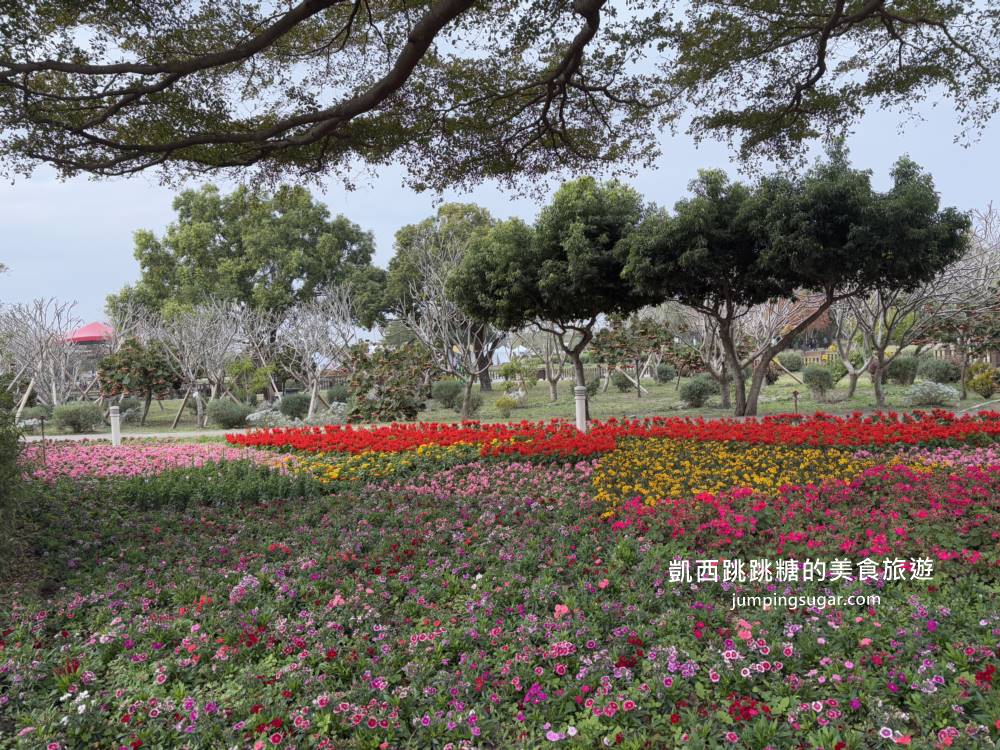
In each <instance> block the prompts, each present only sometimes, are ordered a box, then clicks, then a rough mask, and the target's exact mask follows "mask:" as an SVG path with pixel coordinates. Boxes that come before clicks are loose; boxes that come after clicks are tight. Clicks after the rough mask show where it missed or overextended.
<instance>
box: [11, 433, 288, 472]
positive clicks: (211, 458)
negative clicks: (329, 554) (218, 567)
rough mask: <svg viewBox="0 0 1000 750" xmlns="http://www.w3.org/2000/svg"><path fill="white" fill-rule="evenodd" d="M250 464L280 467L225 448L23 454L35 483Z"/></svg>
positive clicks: (74, 447) (52, 445) (100, 448)
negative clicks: (218, 465)
mask: <svg viewBox="0 0 1000 750" xmlns="http://www.w3.org/2000/svg"><path fill="white" fill-rule="evenodd" d="M237 460H247V461H253V462H255V463H259V464H263V465H268V466H272V465H278V464H280V463H282V462H283V461H282V459H278V458H276V457H275V455H274V453H271V452H268V451H261V450H254V449H249V448H233V447H230V446H227V445H223V444H221V443H167V442H160V443H135V444H126V445H122V446H112V445H111V444H110V443H106V442H93V443H90V442H77V441H68V440H66V441H51V442H48V443H46V444H45V445H44V446H43V445H42V444H41V443H28V444H27V445H26V446H25V447H24V451H23V452H22V454H21V463H22V464H23V465H24V466H25V467H26V473H27V475H28V476H29V477H31V478H34V479H41V480H44V481H49V482H51V481H55V480H57V479H91V478H92V479H107V478H111V477H142V476H155V475H157V474H160V473H162V472H164V471H169V470H171V469H179V468H196V467H201V466H205V465H207V464H214V463H220V462H223V461H237Z"/></svg>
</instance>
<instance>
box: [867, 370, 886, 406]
mask: <svg viewBox="0 0 1000 750" xmlns="http://www.w3.org/2000/svg"><path fill="white" fill-rule="evenodd" d="M883 372H884V369H883V366H882V362H881V358H880V360H879V362H878V363H877V364H876V366H875V371H874V372H872V375H871V377H872V388H874V389H875V404H876V405H877V406H878V408H880V409H884V408H886V406H885V391H884V390H883V388H882V374H883Z"/></svg>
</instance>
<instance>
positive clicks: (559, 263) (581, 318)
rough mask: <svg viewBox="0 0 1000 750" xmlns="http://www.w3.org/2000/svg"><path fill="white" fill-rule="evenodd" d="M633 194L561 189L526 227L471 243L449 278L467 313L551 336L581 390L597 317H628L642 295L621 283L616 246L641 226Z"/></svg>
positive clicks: (586, 185)
mask: <svg viewBox="0 0 1000 750" xmlns="http://www.w3.org/2000/svg"><path fill="white" fill-rule="evenodd" d="M642 212H643V205H642V199H641V197H640V196H639V194H638V193H637V192H636V191H635V190H633V189H632V188H629V187H627V186H625V185H623V184H621V183H619V182H614V181H611V182H606V183H600V182H598V181H596V180H595V179H593V178H592V177H582V178H580V179H577V180H573V181H570V182H567V183H565V184H564V185H563V186H562V187H560V188H559V190H558V191H557V192H556V194H555V195H554V196H553V198H552V201H551V203H549V204H548V205H547V206H545V207H544V208H543V209H542V210H541V212H540V213H539V216H538V220H537V221H536V222H535V225H534V227H530V226H528V225H527V224H525V223H524V222H522V221H520V220H517V219H512V220H510V221H506V222H501V223H499V224H497V225H496V226H495V227H493V229H491V230H490V231H489V232H485V233H481V234H479V235H477V236H476V237H475V238H474V241H473V243H472V246H471V248H470V250H469V252H468V253H467V254H466V256H465V258H464V259H463V261H462V263H461V265H460V266H459V267H458V269H457V270H456V271H455V272H454V273H453V274H452V276H451V278H450V279H449V284H448V290H449V294H450V295H451V296H452V297H453V298H454V299H455V300H456V301H457V302H458V303H459V305H461V306H462V307H463V308H464V309H465V310H466V311H467V312H469V314H471V315H473V316H474V317H477V318H479V319H481V320H486V321H489V322H490V323H492V324H493V325H495V326H497V327H498V328H502V329H504V330H515V329H519V328H523V327H524V326H526V325H535V326H537V327H538V328H539V329H541V330H543V331H546V332H548V333H551V334H553V335H554V336H555V337H556V339H557V340H558V341H559V344H560V346H561V347H562V348H563V350H564V351H565V352H566V354H567V356H568V357H569V359H570V361H571V362H572V363H573V372H574V375H575V380H576V384H577V385H586V378H585V375H584V369H583V359H582V357H581V355H582V353H583V350H584V349H585V348H586V347H587V345H588V344H589V343H590V342H591V340H592V339H593V337H594V327H595V325H596V324H597V322H598V320H599V318H600V316H601V315H602V314H605V313H622V314H625V313H629V312H632V311H634V310H637V309H638V308H640V307H642V306H643V305H644V304H645V303H646V302H647V301H648V300H649V297H648V296H647V295H644V294H641V293H639V292H637V291H636V289H635V288H634V286H633V285H632V284H630V283H628V282H626V281H624V280H623V279H622V270H623V268H624V260H625V256H624V253H623V251H622V240H623V239H624V238H625V237H627V236H628V234H629V233H630V232H631V231H632V230H633V229H634V228H635V227H636V225H637V224H638V223H639V222H640V220H641V219H642Z"/></svg>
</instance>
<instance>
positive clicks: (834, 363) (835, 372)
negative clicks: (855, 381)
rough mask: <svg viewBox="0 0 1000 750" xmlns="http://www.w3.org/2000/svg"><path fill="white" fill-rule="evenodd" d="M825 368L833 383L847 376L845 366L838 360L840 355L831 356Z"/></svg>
mask: <svg viewBox="0 0 1000 750" xmlns="http://www.w3.org/2000/svg"><path fill="white" fill-rule="evenodd" d="M826 369H828V370H829V371H830V379H831V380H833V384H834V385H836V384H837V383H839V382H840V381H841V380H843V379H844V378H846V377H847V367H845V366H844V363H843V362H841V361H840V357H831V358H830V361H829V362H828V363H827V366H826Z"/></svg>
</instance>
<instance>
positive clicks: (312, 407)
mask: <svg viewBox="0 0 1000 750" xmlns="http://www.w3.org/2000/svg"><path fill="white" fill-rule="evenodd" d="M317 391H319V378H315V379H313V382H312V386H311V387H310V388H309V411H307V412H306V419H312V416H313V415H314V414H315V413H316V393H317Z"/></svg>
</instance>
